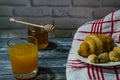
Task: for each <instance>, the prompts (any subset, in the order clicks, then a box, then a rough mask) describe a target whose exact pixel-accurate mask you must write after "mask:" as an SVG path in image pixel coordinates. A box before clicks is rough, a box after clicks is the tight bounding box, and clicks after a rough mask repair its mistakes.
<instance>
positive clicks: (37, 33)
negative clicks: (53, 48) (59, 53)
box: [28, 26, 48, 49]
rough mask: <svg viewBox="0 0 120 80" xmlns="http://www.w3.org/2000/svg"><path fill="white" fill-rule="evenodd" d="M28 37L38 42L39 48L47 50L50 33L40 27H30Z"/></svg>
mask: <svg viewBox="0 0 120 80" xmlns="http://www.w3.org/2000/svg"><path fill="white" fill-rule="evenodd" d="M28 35H29V36H34V37H36V39H37V40H38V48H39V49H45V48H46V47H47V46H48V32H47V31H46V30H44V29H43V28H39V27H32V26H30V27H28Z"/></svg>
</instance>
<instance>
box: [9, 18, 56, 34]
mask: <svg viewBox="0 0 120 80" xmlns="http://www.w3.org/2000/svg"><path fill="white" fill-rule="evenodd" d="M10 22H16V23H20V24H26V25H30V26H34V27H40V28H43V29H45V30H46V31H47V32H54V31H55V26H53V25H51V24H47V25H45V26H43V25H38V24H33V23H28V22H24V21H20V20H16V19H14V18H10Z"/></svg>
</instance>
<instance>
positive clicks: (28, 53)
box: [7, 36, 38, 79]
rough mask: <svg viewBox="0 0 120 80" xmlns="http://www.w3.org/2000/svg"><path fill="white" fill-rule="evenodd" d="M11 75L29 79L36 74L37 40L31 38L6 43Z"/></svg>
mask: <svg viewBox="0 0 120 80" xmlns="http://www.w3.org/2000/svg"><path fill="white" fill-rule="evenodd" d="M7 45H8V51H9V57H10V62H11V66H12V71H13V75H14V76H15V77H16V78H17V79H30V78H33V77H35V76H36V74H37V72H38V47H37V39H36V38H35V37H32V36H28V37H24V38H23V37H16V38H11V39H10V40H8V42H7Z"/></svg>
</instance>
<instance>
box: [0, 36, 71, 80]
mask: <svg viewBox="0 0 120 80" xmlns="http://www.w3.org/2000/svg"><path fill="white" fill-rule="evenodd" d="M8 39H9V38H0V80H16V79H15V78H14V76H13V74H12V69H11V65H10V60H9V54H8V48H7V44H6V43H7V41H8ZM71 44H72V38H50V39H49V46H48V48H47V49H45V50H39V52H38V54H39V56H38V59H39V61H38V64H39V69H38V70H39V71H38V74H37V76H36V77H35V78H34V79H32V80H66V62H67V57H68V54H69V50H70V47H71Z"/></svg>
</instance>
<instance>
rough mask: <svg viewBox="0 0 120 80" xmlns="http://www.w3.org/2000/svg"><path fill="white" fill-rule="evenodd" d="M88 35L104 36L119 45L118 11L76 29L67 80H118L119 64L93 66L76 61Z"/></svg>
mask: <svg viewBox="0 0 120 80" xmlns="http://www.w3.org/2000/svg"><path fill="white" fill-rule="evenodd" d="M88 34H104V35H106V36H110V37H112V38H113V39H114V41H115V42H116V43H118V44H120V10H117V11H115V12H111V13H110V14H108V15H107V16H105V17H104V18H102V19H98V20H94V21H90V22H87V23H85V24H83V25H82V26H80V27H79V28H78V29H77V31H76V33H75V35H74V38H73V42H72V46H71V49H70V52H69V56H68V60H67V65H66V76H67V80H120V65H119V64H118V65H117V66H95V65H91V64H87V63H85V62H83V61H81V60H80V59H78V57H77V56H76V53H77V50H78V48H79V45H80V43H81V42H82V41H83V40H84V38H85V37H86V36H87V35H88ZM74 48H75V49H74Z"/></svg>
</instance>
